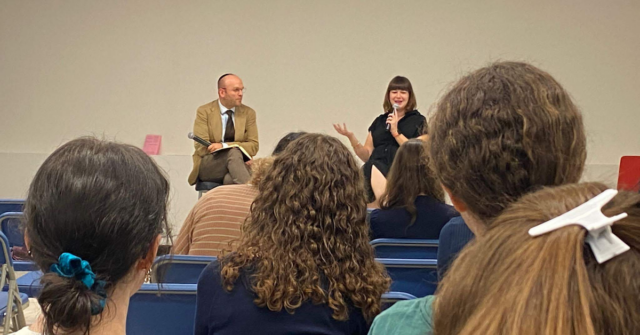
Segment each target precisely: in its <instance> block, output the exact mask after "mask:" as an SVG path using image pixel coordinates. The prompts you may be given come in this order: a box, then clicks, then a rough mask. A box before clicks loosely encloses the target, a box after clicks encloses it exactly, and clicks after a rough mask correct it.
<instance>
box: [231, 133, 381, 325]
mask: <svg viewBox="0 0 640 335" xmlns="http://www.w3.org/2000/svg"><path fill="white" fill-rule="evenodd" d="M258 190H259V194H258V196H257V197H256V199H255V200H254V202H253V205H252V206H251V216H250V219H248V220H247V221H245V223H244V224H243V226H242V232H243V235H242V237H241V239H240V243H239V247H238V249H237V252H235V253H232V254H230V255H228V256H226V257H225V258H223V259H222V260H221V263H222V278H223V285H224V286H225V288H226V289H227V290H231V289H233V285H234V283H235V281H236V279H237V278H238V276H239V274H240V272H241V271H248V269H251V270H250V271H251V279H252V282H251V285H252V290H253V291H254V292H255V294H256V295H257V298H256V300H255V302H256V304H257V305H258V306H261V307H264V306H266V307H268V308H269V309H270V310H272V311H280V310H282V309H283V308H284V309H286V310H287V311H288V312H291V313H293V311H294V310H295V309H296V308H298V307H300V305H301V304H302V303H303V302H305V301H307V300H310V301H311V302H313V303H315V304H319V303H324V304H327V305H328V306H329V307H330V308H331V309H332V310H333V317H334V318H335V319H337V320H345V319H347V318H348V315H349V309H350V308H352V307H356V308H360V309H361V310H362V312H363V314H364V316H365V317H366V318H368V319H372V318H373V317H374V316H375V315H376V314H377V313H379V312H380V297H381V295H382V293H384V292H385V291H386V290H387V289H388V287H389V279H388V277H387V276H386V274H385V271H384V269H383V268H382V266H381V265H380V264H378V263H376V262H375V261H374V255H373V250H372V248H371V246H370V245H369V227H368V225H367V223H366V221H365V217H366V201H365V196H364V189H363V177H362V175H361V173H360V171H359V169H358V166H357V164H356V162H355V160H354V159H353V156H352V155H351V153H350V152H349V150H348V149H347V148H346V147H345V146H344V145H343V144H342V143H341V142H340V141H339V140H338V139H336V138H333V137H330V136H327V135H321V134H306V135H303V136H301V137H300V138H299V139H297V140H295V141H293V142H291V144H290V145H289V146H288V147H287V148H286V149H285V150H284V151H283V152H282V153H280V154H279V155H278V156H276V158H275V160H274V162H273V165H272V167H271V168H270V169H269V170H268V171H267V173H266V175H265V176H264V177H263V178H262V180H261V181H260V183H258Z"/></svg>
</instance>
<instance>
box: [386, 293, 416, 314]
mask: <svg viewBox="0 0 640 335" xmlns="http://www.w3.org/2000/svg"><path fill="white" fill-rule="evenodd" d="M411 299H416V297H415V296H413V295H411V294H409V293H405V292H387V293H384V294H383V295H382V310H383V311H384V310H385V309H387V308H389V307H391V306H393V304H395V303H396V302H398V301H402V300H411Z"/></svg>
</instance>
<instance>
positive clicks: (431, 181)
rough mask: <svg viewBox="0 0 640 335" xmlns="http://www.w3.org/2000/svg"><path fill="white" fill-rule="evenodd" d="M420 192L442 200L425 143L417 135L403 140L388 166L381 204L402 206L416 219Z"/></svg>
mask: <svg viewBox="0 0 640 335" xmlns="http://www.w3.org/2000/svg"><path fill="white" fill-rule="evenodd" d="M420 194H424V195H427V196H430V197H432V198H434V199H436V200H439V201H441V202H444V191H443V190H442V187H440V184H439V183H437V182H436V180H435V178H434V176H433V173H432V172H431V170H430V169H429V155H428V153H427V148H426V144H425V143H424V142H423V141H422V140H419V139H411V140H408V141H407V142H405V143H403V144H402V145H401V146H400V148H399V149H398V152H397V153H396V156H395V158H394V160H393V165H392V166H391V171H389V176H388V179H387V187H386V190H385V193H384V194H383V195H382V197H381V198H380V204H381V207H382V208H384V209H387V208H405V209H407V210H408V211H409V212H410V213H411V215H412V218H413V219H412V222H413V221H415V216H416V207H415V200H416V197H417V196H418V195H420Z"/></svg>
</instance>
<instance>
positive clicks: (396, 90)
mask: <svg viewBox="0 0 640 335" xmlns="http://www.w3.org/2000/svg"><path fill="white" fill-rule="evenodd" d="M393 104H398V106H399V107H398V109H401V110H404V111H412V110H414V109H416V107H417V106H418V103H417V102H416V95H415V94H414V93H413V87H412V86H411V82H410V81H409V79H407V78H406V77H402V76H396V77H394V78H393V79H391V82H389V86H387V93H385V95H384V103H383V104H382V108H383V109H384V111H385V112H392V111H393Z"/></svg>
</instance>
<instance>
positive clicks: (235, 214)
mask: <svg viewBox="0 0 640 335" xmlns="http://www.w3.org/2000/svg"><path fill="white" fill-rule="evenodd" d="M257 195H258V190H257V189H256V188H255V187H254V186H251V185H247V184H243V185H224V186H219V187H216V188H214V189H213V190H211V191H209V192H207V193H206V194H205V195H204V196H203V197H202V198H200V200H198V202H197V203H196V205H195V206H194V207H193V209H192V210H191V212H190V213H189V215H188V216H187V219H186V220H185V221H184V224H183V225H182V228H181V229H180V234H178V238H177V239H176V241H175V244H174V246H173V249H172V251H173V253H174V254H177V255H202V256H220V255H221V253H222V250H223V249H224V250H231V249H232V248H231V247H230V246H229V242H230V241H235V240H238V239H239V238H240V226H241V225H242V223H243V222H244V220H245V219H246V218H247V216H249V210H250V208H251V203H252V202H253V199H255V197H256V196H257Z"/></svg>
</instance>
